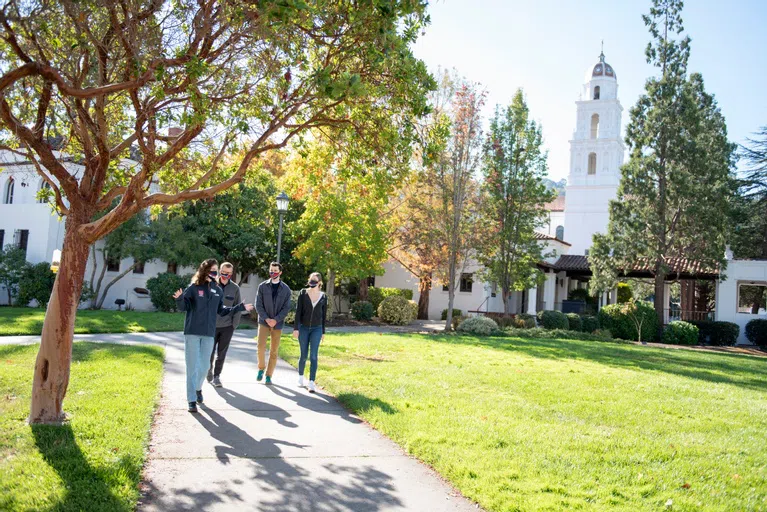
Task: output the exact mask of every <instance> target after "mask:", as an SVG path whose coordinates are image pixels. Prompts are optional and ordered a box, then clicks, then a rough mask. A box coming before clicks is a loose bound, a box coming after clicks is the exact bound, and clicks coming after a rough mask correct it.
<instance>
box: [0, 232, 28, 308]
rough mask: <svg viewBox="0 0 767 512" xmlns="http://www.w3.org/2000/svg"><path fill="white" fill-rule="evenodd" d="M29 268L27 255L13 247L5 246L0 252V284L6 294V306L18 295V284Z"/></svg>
mask: <svg viewBox="0 0 767 512" xmlns="http://www.w3.org/2000/svg"><path fill="white" fill-rule="evenodd" d="M28 266H29V263H27V253H26V251H24V250H23V249H20V248H19V247H16V246H15V245H10V244H9V245H6V246H5V249H4V250H1V251H0V284H2V285H3V287H5V293H7V294H8V305H9V306H12V305H13V298H14V297H16V296H17V295H18V293H19V283H20V282H21V279H22V276H24V273H25V271H26V268H27V267H28Z"/></svg>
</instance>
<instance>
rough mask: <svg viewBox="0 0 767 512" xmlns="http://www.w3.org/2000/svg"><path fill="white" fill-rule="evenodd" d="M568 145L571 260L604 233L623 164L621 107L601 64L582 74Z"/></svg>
mask: <svg viewBox="0 0 767 512" xmlns="http://www.w3.org/2000/svg"><path fill="white" fill-rule="evenodd" d="M575 104H576V106H577V120H576V127H575V132H573V139H572V140H571V141H570V174H569V176H568V177H567V189H566V193H565V233H564V239H565V240H566V241H567V242H569V243H571V244H572V247H571V249H570V251H569V254H574V255H578V254H580V255H583V254H586V251H587V250H588V249H589V247H591V243H592V242H591V237H592V235H593V234H594V233H604V232H606V231H607V222H608V221H609V212H608V205H609V203H610V200H612V199H615V196H616V193H617V191H618V183H619V182H620V166H621V165H622V164H623V152H624V146H623V140H622V138H621V112H622V111H623V107H621V104H620V101H618V81H617V79H616V76H615V71H614V70H613V68H612V66H610V65H609V64H608V63H606V62H605V54H604V51H603V52H602V53H601V54H600V55H599V62H597V63H596V64H595V65H594V66H593V67H590V68H589V70H588V71H587V72H586V83H585V84H583V90H582V92H581V95H580V99H579V100H578V101H576V102H575Z"/></svg>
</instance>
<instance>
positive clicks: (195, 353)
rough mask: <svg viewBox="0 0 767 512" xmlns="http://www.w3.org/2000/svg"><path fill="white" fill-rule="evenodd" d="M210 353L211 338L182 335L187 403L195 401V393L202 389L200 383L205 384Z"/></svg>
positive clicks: (211, 348)
mask: <svg viewBox="0 0 767 512" xmlns="http://www.w3.org/2000/svg"><path fill="white" fill-rule="evenodd" d="M211 352H213V336H197V335H194V334H185V335H184V356H185V359H186V401H187V402H194V401H196V400H197V391H198V390H200V389H202V383H203V382H205V376H206V375H207V374H208V370H209V369H210V353H211Z"/></svg>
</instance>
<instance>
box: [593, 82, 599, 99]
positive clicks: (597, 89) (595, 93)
mask: <svg viewBox="0 0 767 512" xmlns="http://www.w3.org/2000/svg"><path fill="white" fill-rule="evenodd" d="M594 99H595V100H598V99H599V86H598V85H597V86H596V87H594Z"/></svg>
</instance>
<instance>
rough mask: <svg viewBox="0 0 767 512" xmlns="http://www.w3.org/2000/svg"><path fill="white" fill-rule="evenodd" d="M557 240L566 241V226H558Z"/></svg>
mask: <svg viewBox="0 0 767 512" xmlns="http://www.w3.org/2000/svg"><path fill="white" fill-rule="evenodd" d="M555 236H556V238H557V240H564V239H565V227H564V226H557V231H556V235H555Z"/></svg>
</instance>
